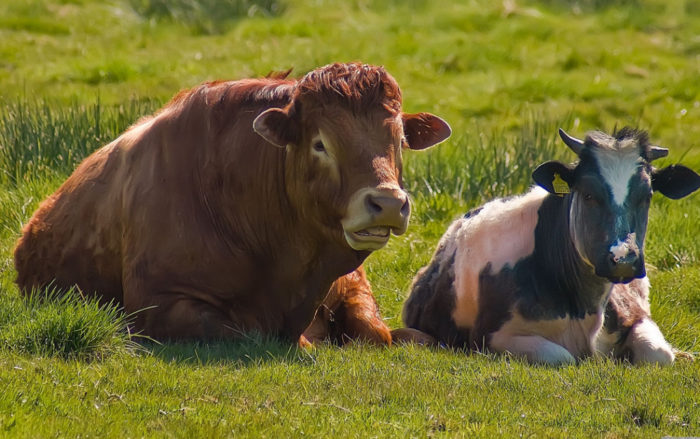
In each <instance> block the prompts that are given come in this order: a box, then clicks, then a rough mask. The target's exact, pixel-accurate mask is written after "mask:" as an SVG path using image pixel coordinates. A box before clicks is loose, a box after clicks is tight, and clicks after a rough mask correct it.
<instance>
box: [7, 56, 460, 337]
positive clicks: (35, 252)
mask: <svg viewBox="0 0 700 439" xmlns="http://www.w3.org/2000/svg"><path fill="white" fill-rule="evenodd" d="M449 135H450V128H449V126H448V125H447V124H446V123H445V122H444V121H443V120H442V119H440V118H438V117H436V116H433V115H431V114H427V113H419V114H404V113H402V111H401V92H400V90H399V87H398V85H397V84H396V82H395V80H394V79H393V78H392V77H391V76H390V75H389V74H388V73H387V72H386V71H385V70H384V69H383V68H381V67H374V66H368V65H362V64H359V63H353V64H333V65H329V66H325V67H322V68H319V69H317V70H314V71H312V72H310V73H308V74H307V75H306V76H304V77H303V78H302V79H300V80H299V81H294V80H289V79H284V78H263V79H246V80H240V81H231V82H212V83H205V84H203V85H201V86H199V87H196V88H194V89H192V90H189V91H185V92H181V93H180V94H179V95H177V96H176V97H175V98H174V99H173V100H172V101H171V102H170V103H169V104H168V105H166V106H165V107H164V108H163V109H162V110H160V111H159V112H158V113H156V114H155V115H154V116H152V117H146V118H144V119H142V120H140V121H139V122H137V123H136V124H135V125H134V126H132V127H131V128H130V129H129V130H127V131H126V132H125V133H124V134H122V135H121V136H120V137H119V138H117V139H116V140H115V141H113V142H112V143H110V144H108V145H106V146H105V147H103V148H102V149H100V150H98V151H97V152H95V153H94V154H92V155H91V156H89V157H88V158H87V159H85V161H83V163H81V164H80V165H79V166H78V168H77V169H76V171H75V172H74V173H73V175H72V176H71V177H70V178H68V180H66V182H65V183H64V184H63V185H62V186H61V187H60V188H59V189H58V190H57V191H56V192H55V193H54V194H53V195H51V196H50V197H49V198H48V199H47V200H45V201H44V202H43V203H42V204H41V205H40V206H39V209H38V210H37V212H36V213H35V214H34V216H33V217H32V218H31V220H30V221H29V223H28V224H27V225H26V226H25V227H24V230H23V236H22V237H21V239H20V240H19V242H18V244H17V247H16V249H15V265H16V267H17V272H18V277H17V284H18V285H19V287H20V289H21V290H22V291H24V292H25V293H27V292H29V291H30V290H32V289H34V288H42V287H46V286H48V285H51V284H52V283H53V285H55V286H56V287H58V288H61V289H65V288H67V287H70V286H73V285H77V286H78V287H79V288H80V290H81V291H82V292H84V293H93V292H94V293H96V294H97V295H98V297H100V298H101V299H102V300H104V301H109V300H116V301H117V302H118V303H121V304H122V305H123V307H124V309H125V311H126V312H128V313H132V312H137V311H138V312H137V313H136V317H135V322H134V325H135V328H136V329H137V330H140V331H142V332H143V333H144V334H147V335H149V336H152V337H155V338H171V339H180V338H232V337H236V336H238V335H240V334H241V333H243V332H248V331H258V332H260V333H263V334H269V335H276V336H281V337H284V338H288V339H292V340H297V339H298V338H299V336H300V335H301V333H302V331H303V330H304V328H306V327H307V326H308V325H309V323H310V322H311V320H312V318H313V316H314V312H315V310H316V309H317V308H318V307H319V305H320V304H321V302H322V300H323V299H324V297H325V296H326V294H327V293H328V291H329V288H330V286H331V284H332V283H333V281H335V280H336V279H338V278H339V277H341V276H344V275H346V274H347V273H350V272H352V271H353V270H355V269H357V268H358V267H359V266H360V264H361V263H362V261H363V260H364V259H365V258H366V257H367V256H368V255H369V254H370V253H371V252H372V251H373V250H377V249H379V248H381V247H382V246H384V244H385V243H386V242H387V240H388V239H389V235H390V232H393V233H394V234H397V235H398V234H401V233H403V232H404V231H405V230H406V226H407V223H408V217H409V211H410V208H409V201H408V196H407V195H406V193H405V192H404V191H403V189H402V181H401V150H402V147H408V148H411V149H424V148H427V147H429V146H431V145H434V144H436V143H438V142H441V141H442V140H444V139H446V138H447V137H448V136H449ZM358 275H360V276H361V273H360V274H358Z"/></svg>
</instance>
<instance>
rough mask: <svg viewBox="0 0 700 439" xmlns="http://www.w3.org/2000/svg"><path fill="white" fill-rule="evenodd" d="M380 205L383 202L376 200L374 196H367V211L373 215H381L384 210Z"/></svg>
mask: <svg viewBox="0 0 700 439" xmlns="http://www.w3.org/2000/svg"><path fill="white" fill-rule="evenodd" d="M380 203H381V202H380V201H379V199H378V198H374V197H373V196H372V195H367V198H365V205H366V206H367V210H368V211H369V213H371V214H372V215H379V214H380V213H382V210H383V208H382V205H381V204H380Z"/></svg>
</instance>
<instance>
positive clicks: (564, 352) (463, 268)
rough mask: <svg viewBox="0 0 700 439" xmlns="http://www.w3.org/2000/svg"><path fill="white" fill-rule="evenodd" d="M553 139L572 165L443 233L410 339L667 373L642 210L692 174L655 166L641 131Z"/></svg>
mask: <svg viewBox="0 0 700 439" xmlns="http://www.w3.org/2000/svg"><path fill="white" fill-rule="evenodd" d="M560 135H561V137H562V139H563V140H564V142H565V143H566V144H567V145H568V146H569V147H570V148H571V149H572V150H573V151H574V152H575V153H576V154H577V155H578V158H579V160H578V162H577V163H576V164H574V165H566V164H563V163H560V162H557V161H550V162H546V163H544V164H542V165H540V166H539V167H537V169H535V171H534V172H533V178H534V180H535V182H536V183H537V185H538V186H536V187H535V188H533V189H532V190H530V191H529V192H527V193H526V194H524V195H521V196H518V197H513V198H504V199H497V200H494V201H491V202H489V203H487V204H485V205H483V206H482V207H480V208H478V209H474V210H473V211H471V212H469V213H468V214H466V215H465V216H464V217H463V218H460V219H458V220H457V221H455V222H454V223H453V224H452V225H451V226H450V227H449V229H448V230H447V232H446V233H445V235H444V236H443V237H442V239H441V240H440V243H439V245H438V248H437V250H436V252H435V255H434V256H433V259H432V261H431V262H430V264H429V265H428V266H427V267H424V268H423V269H421V271H419V272H418V274H417V276H416V278H415V279H414V281H413V285H412V287H411V293H410V296H409V297H408V299H407V301H406V303H405V305H404V310H403V320H404V323H405V325H406V326H407V328H413V330H411V329H408V330H407V331H408V334H410V337H411V338H415V337H416V334H417V333H418V332H417V331H414V330H419V331H422V332H423V333H427V334H428V335H430V336H432V337H434V338H436V339H437V340H438V341H439V342H441V343H444V344H447V345H451V346H465V347H469V348H471V349H490V350H492V351H497V352H510V353H512V354H514V355H517V356H524V357H526V358H527V359H528V360H529V361H530V362H535V363H547V364H567V363H574V362H575V361H576V360H577V359H580V358H583V357H586V356H589V355H592V354H594V353H605V354H610V355H613V356H615V357H618V358H622V357H624V358H629V359H630V360H631V361H632V362H634V363H638V362H653V363H661V364H667V363H671V362H672V361H673V360H674V354H673V351H672V349H671V347H670V346H669V344H668V343H667V342H666V340H665V339H664V337H663V335H662V334H661V332H660V331H659V328H658V327H657V326H656V324H655V323H654V322H653V321H652V320H651V315H650V311H649V301H648V292H649V282H648V280H647V278H646V272H645V268H644V252H643V248H644V236H645V234H646V228H647V215H648V212H649V202H650V200H651V195H652V191H657V192H661V193H662V194H663V195H665V196H667V197H669V198H672V199H678V198H682V197H684V196H686V195H688V194H690V193H692V192H693V191H695V190H697V189H698V188H699V187H700V175H698V174H696V173H695V172H694V171H692V170H690V169H688V168H686V167H684V166H681V165H675V166H668V167H666V168H663V169H655V168H653V167H652V166H651V165H650V162H651V161H653V160H654V159H657V158H659V157H664V156H666V155H667V154H668V150H667V149H664V148H660V147H657V146H652V145H650V144H649V141H648V137H647V134H646V133H645V132H642V131H637V130H634V129H630V128H624V129H622V130H620V131H619V132H617V133H615V134H613V135H612V136H610V135H607V134H605V133H602V132H599V131H594V132H590V133H588V135H587V136H586V139H585V141H581V140H578V139H575V138H573V137H570V136H569V135H567V134H566V133H565V132H564V131H563V130H560ZM604 320H605V324H604V323H603V322H604ZM406 333H407V332H405V331H403V330H399V331H398V332H395V337H396V338H399V337H400V336H401V335H404V334H406ZM418 334H420V333H418Z"/></svg>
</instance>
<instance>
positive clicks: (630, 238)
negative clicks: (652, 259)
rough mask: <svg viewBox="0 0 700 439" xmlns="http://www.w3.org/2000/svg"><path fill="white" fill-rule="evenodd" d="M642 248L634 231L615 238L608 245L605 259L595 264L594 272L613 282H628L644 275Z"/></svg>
mask: <svg viewBox="0 0 700 439" xmlns="http://www.w3.org/2000/svg"><path fill="white" fill-rule="evenodd" d="M642 250H643V249H642V247H641V246H640V245H639V244H638V242H637V236H636V234H635V233H629V234H627V235H626V236H623V237H622V238H621V239H620V238H618V239H616V240H615V242H613V243H612V244H611V245H610V246H609V249H608V253H607V255H606V258H605V260H604V261H601V262H602V263H600V264H596V274H597V275H598V276H600V277H605V278H607V279H608V280H610V281H611V282H614V283H629V282H631V281H632V280H634V279H637V278H642V277H644V276H646V269H645V268H644V254H643V252H642Z"/></svg>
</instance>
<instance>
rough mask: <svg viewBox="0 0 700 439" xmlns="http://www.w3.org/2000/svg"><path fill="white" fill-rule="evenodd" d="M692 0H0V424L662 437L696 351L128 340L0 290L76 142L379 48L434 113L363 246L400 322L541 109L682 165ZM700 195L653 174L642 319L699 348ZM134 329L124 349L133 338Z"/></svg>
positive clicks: (695, 378)
mask: <svg viewBox="0 0 700 439" xmlns="http://www.w3.org/2000/svg"><path fill="white" fill-rule="evenodd" d="M699 5H700V4H699V3H698V2H696V1H683V0H668V1H666V0H616V1H602V0H575V1H574V0H540V1H535V0H530V1H525V0H523V1H497V2H493V1H487V0H471V1H460V2H430V1H426V0H409V1H398V0H381V1H374V2H369V1H365V0H352V1H341V0H315V1H313V2H307V1H301V0H286V1H267V0H262V1H258V0H251V1H242V2H233V1H224V2H214V1H210V0H177V1H173V2H165V1H160V0H109V1H106V2H97V1H93V0H55V1H54V0H7V1H4V2H1V3H0V97H1V98H2V99H3V104H2V106H0V383H1V385H2V386H3V389H2V390H3V391H0V436H11V437H52V436H67V437H77V436H81V435H83V436H85V435H87V436H99V437H173V436H174V437H232V436H233V437H299V436H313V437H331V436H337V437H434V436H445V437H455V436H456V437H487V438H492V437H502V436H505V437H512V436H529V437H567V438H568V437H586V438H587V437H601V436H603V437H661V436H665V435H671V436H698V435H700V406H699V405H698V398H697V395H698V394H700V378H699V377H700V362H698V361H695V362H691V361H689V360H686V359H683V360H679V361H678V362H677V363H676V364H675V365H673V366H672V367H669V368H665V369H659V368H656V367H651V366H644V367H632V366H631V365H629V364H627V363H617V362H613V361H609V360H605V359H591V360H586V361H583V362H582V363H581V364H579V365H576V366H571V367H564V368H559V369H550V368H546V367H533V366H529V365H527V364H524V363H522V362H521V361H519V360H515V359H512V358H509V357H507V356H499V355H481V354H466V353H464V352H461V351H451V350H445V349H426V348H420V347H414V346H407V347H393V348H386V349H385V348H374V347H370V346H365V345H361V344H360V345H354V346H350V347H347V348H345V349H338V348H336V347H334V346H331V345H321V346H318V347H316V348H315V349H313V350H310V351H303V350H298V349H297V348H296V347H294V346H290V345H288V344H286V343H283V342H280V341H278V340H274V339H269V338H266V337H262V336H258V335H255V334H251V335H249V336H248V337H247V338H245V339H244V340H242V341H240V342H237V343H181V344H176V343H165V344H155V343H152V342H148V341H145V340H143V339H140V338H135V339H130V338H129V334H128V332H127V331H126V330H125V323H126V319H128V317H126V316H124V315H123V314H122V313H121V312H120V311H119V310H118V309H116V308H115V307H111V306H100V305H99V304H97V303H96V302H93V301H83V300H82V299H81V298H79V297H77V296H75V295H67V296H63V297H53V298H50V299H42V300H39V299H38V297H39V296H37V297H35V298H32V299H25V298H22V297H20V295H19V293H18V291H17V288H16V286H15V285H14V283H13V282H14V278H15V271H14V267H13V261H12V250H13V248H14V245H15V242H16V239H17V238H18V237H19V234H20V231H21V227H22V224H24V223H25V222H26V221H27V219H28V218H29V217H30V216H31V214H32V212H33V211H34V209H36V207H37V206H38V204H39V202H40V201H41V200H43V199H44V198H45V197H47V196H48V195H49V194H51V193H52V192H53V191H54V190H55V189H56V188H57V187H58V186H59V185H60V184H61V182H62V181H63V180H64V179H65V178H66V177H67V176H68V175H69V174H70V173H71V172H72V170H73V169H74V167H75V166H76V164H77V163H79V161H80V160H81V159H82V158H84V157H85V156H86V155H87V154H89V153H90V152H92V151H94V150H95V149H97V148H99V147H100V146H101V145H104V144H106V143H107V142H109V141H111V140H112V139H114V138H115V137H116V136H117V135H118V134H119V133H121V132H122V131H123V130H124V129H126V128H127V127H128V126H129V125H130V124H132V123H133V122H135V121H136V120H138V118H140V117H141V116H143V115H145V114H149V113H151V112H152V111H154V110H156V109H157V108H158V107H159V106H161V105H162V104H163V103H164V102H166V101H167V100H168V99H169V98H170V97H171V96H172V95H174V94H175V93H176V92H177V91H178V90H180V89H182V88H187V87H192V86H194V85H196V84H197V83H199V82H201V81H204V80H210V79H216V78H227V79H229V78H230V79H234V78H240V77H247V76H260V75H265V74H266V73H268V72H270V71H274V70H277V71H279V70H286V69H287V68H290V67H293V68H294V72H293V75H296V76H299V75H302V74H304V73H305V72H306V71H308V70H310V69H312V68H315V67H317V66H319V65H323V64H326V63H329V62H333V61H354V60H362V61H365V62H370V63H373V64H381V65H384V66H386V68H387V69H388V70H389V71H390V72H391V73H392V74H393V75H394V76H395V77H396V78H397V80H398V81H399V83H400V84H401V87H402V90H403V96H404V104H405V108H406V110H407V111H430V112H433V113H435V114H438V115H440V116H441V117H443V118H445V119H446V120H447V121H448V122H449V123H450V125H451V126H452V129H453V133H454V134H453V136H452V137H451V138H450V139H449V140H448V141H447V142H445V143H444V144H443V145H440V146H438V147H436V148H434V149H432V150H428V151H425V152H412V151H407V152H406V154H405V157H404V167H405V173H404V180H405V185H406V188H407V189H408V190H409V192H410V193H411V196H412V199H413V216H412V221H411V226H410V227H409V230H408V232H407V233H406V234H405V235H403V236H400V237H394V238H392V240H391V241H390V243H389V245H388V246H387V247H386V248H385V249H382V250H381V251H379V252H376V253H375V254H373V255H372V256H370V258H369V259H368V261H367V264H366V267H367V271H368V276H369V278H370V280H371V282H372V284H373V288H374V291H375V295H376V297H377V300H378V302H379V305H380V308H381V311H382V314H383V316H384V317H385V319H386V321H387V323H388V324H389V325H390V326H391V327H392V328H395V327H399V326H401V318H400V314H401V305H402V302H403V299H404V297H405V295H406V293H407V291H408V288H409V285H410V282H411V280H412V278H413V275H414V273H415V272H416V271H417V270H418V269H419V268H420V267H421V266H423V265H424V264H426V263H427V262H428V260H429V259H430V257H431V255H432V252H433V251H434V249H435V245H436V243H437V241H438V239H439V238H440V236H441V235H442V233H443V232H444V230H445V228H446V227H447V226H448V225H449V223H450V222H451V221H452V220H453V219H455V218H456V217H458V216H459V215H462V214H463V213H464V212H466V211H467V210H468V209H470V208H472V207H474V206H477V205H479V204H482V203H483V202H485V201H487V200H489V199H491V198H493V197H497V196H503V195H509V194H514V193H519V192H522V191H524V190H526V189H527V187H528V186H529V185H530V184H531V180H530V172H531V171H532V169H533V168H534V167H535V166H536V165H537V164H539V163H540V162H542V161H545V160H550V159H560V160H564V161H571V160H572V159H573V158H574V157H573V154H572V153H571V152H570V151H569V150H568V149H567V148H566V147H565V146H564V145H563V144H562V143H561V142H560V141H559V140H558V139H557V136H556V130H557V128H558V127H560V126H561V127H563V128H565V129H567V130H568V131H569V132H570V133H571V134H573V135H576V136H582V135H583V133H584V132H585V131H587V130H589V129H596V128H600V129H604V130H612V129H613V128H614V127H616V126H617V127H621V126H623V125H632V126H638V127H640V128H643V129H647V130H649V131H650V136H651V139H652V141H654V142H657V143H659V144H661V145H663V146H666V147H669V148H670V150H671V154H670V156H669V157H668V158H666V159H663V160H660V161H659V163H656V162H655V165H657V166H665V165H668V164H671V163H676V162H679V161H682V162H683V163H684V164H686V165H689V166H691V167H693V168H694V169H696V170H700V143H699V142H698V140H697V139H699V138H700V88H699V87H698V86H697V78H698V77H700V61H699V60H700V58H698V57H699V56H700V41H699V40H698V38H697V35H698V33H699V32H698V29H700V6H699ZM699 217H700V198H699V196H698V195H697V194H696V195H694V196H691V197H689V198H688V199H685V200H680V201H670V200H666V199H664V198H663V197H662V196H661V195H658V194H657V195H655V196H654V199H653V202H652V210H651V213H650V223H649V235H648V242H647V249H646V257H647V262H648V264H649V275H650V279H651V283H652V293H651V306H652V312H653V316H654V318H655V320H656V321H657V323H658V324H659V326H660V328H661V329H662V331H663V332H664V334H665V335H666V336H667V338H668V339H669V341H670V342H671V343H672V344H673V345H674V346H676V347H677V348H679V349H681V350H684V351H689V352H694V353H700V337H699V336H698V334H700V289H698V285H700V239H698V233H697V231H698V227H697V218H699ZM134 341H137V342H139V343H141V347H142V349H135V346H134V344H133V342H134Z"/></svg>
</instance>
